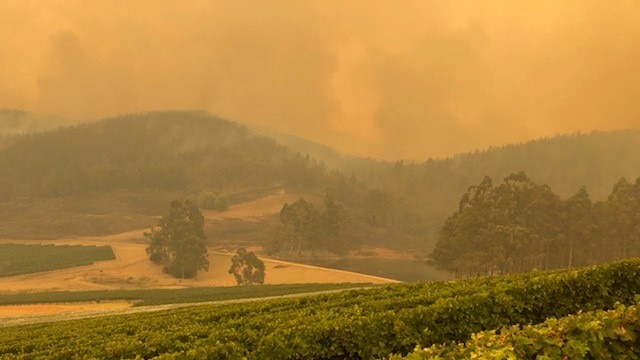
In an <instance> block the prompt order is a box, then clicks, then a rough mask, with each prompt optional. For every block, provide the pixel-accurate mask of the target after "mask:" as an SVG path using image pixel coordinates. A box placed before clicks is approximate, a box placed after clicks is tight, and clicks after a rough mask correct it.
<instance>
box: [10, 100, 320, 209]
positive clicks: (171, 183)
mask: <svg viewBox="0 0 640 360" xmlns="http://www.w3.org/2000/svg"><path fill="white" fill-rule="evenodd" d="M0 169H1V170H0V182H1V184H2V185H3V186H2V187H1V190H0V191H2V192H3V194H2V195H3V197H4V198H7V197H14V196H64V195H72V194H73V195H75V194H82V193H87V192H96V191H110V190H114V189H121V188H127V189H155V190H168V191H172V190H187V189H190V188H200V187H204V188H211V189H212V190H215V191H220V192H234V191H239V190H245V189H247V188H261V187H267V186H273V185H275V184H278V185H283V186H286V185H294V186H296V185H300V186H309V187H310V186H312V185H313V184H312V183H313V182H314V181H316V180H320V178H319V177H318V176H316V175H318V174H316V173H314V171H316V170H317V171H318V172H319V171H320V168H319V166H316V165H315V164H314V163H313V161H312V160H311V159H309V158H307V157H306V156H302V155H300V154H297V153H293V152H292V151H289V150H288V149H287V148H285V147H283V146H281V145H278V144H277V143H276V142H275V141H274V140H271V139H268V138H265V137H259V136H253V135H252V134H251V133H250V132H249V131H248V130H247V129H246V128H244V127H243V126H241V125H239V124H236V123H233V122H230V121H226V120H222V119H219V118H216V117H213V116H210V115H207V114H204V113H200V112H158V113H148V114H138V115H126V116H120V117H117V118H112V119H106V120H103V121H98V122H92V123H87V124H81V125H76V126H70V127H64V128H58V129H55V130H52V131H48V132H36V133H30V134H26V135H21V136H18V137H16V138H14V139H12V141H11V142H10V145H9V146H7V147H6V148H4V149H3V150H2V151H0Z"/></svg>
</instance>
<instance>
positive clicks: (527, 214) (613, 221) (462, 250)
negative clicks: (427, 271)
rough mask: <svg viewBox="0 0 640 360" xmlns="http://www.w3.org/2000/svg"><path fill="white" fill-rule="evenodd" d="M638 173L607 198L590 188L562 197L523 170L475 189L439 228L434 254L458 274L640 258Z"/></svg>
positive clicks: (439, 263) (436, 261)
mask: <svg viewBox="0 0 640 360" xmlns="http://www.w3.org/2000/svg"><path fill="white" fill-rule="evenodd" d="M639 245H640V178H638V179H637V180H636V182H635V183H630V182H628V181H627V180H625V179H624V178H622V179H620V180H619V181H618V182H617V183H616V184H615V185H614V186H613V190H612V192H611V194H610V195H609V197H608V199H607V200H604V201H598V202H592V200H591V198H590V196H589V193H588V192H587V189H586V188H585V187H582V188H580V189H579V190H578V191H577V192H576V193H575V194H574V195H572V196H570V197H568V198H566V199H562V198H561V197H560V196H558V195H557V194H555V193H554V192H553V191H552V189H551V188H550V187H549V186H547V185H538V184H536V183H534V182H533V181H531V179H529V178H528V177H527V175H526V174H525V173H524V172H520V173H517V174H512V175H510V176H508V177H506V178H505V179H504V181H503V182H502V183H501V184H499V185H497V186H495V185H494V184H493V183H492V180H491V178H490V177H485V178H484V180H482V182H481V183H480V184H478V185H475V186H472V187H470V188H469V189H468V190H467V192H466V193H465V194H464V195H463V197H462V199H461V200H460V204H459V207H458V210H457V211H456V212H455V213H453V215H451V216H450V217H449V218H448V219H447V220H446V222H445V223H444V225H443V227H442V228H441V230H440V234H439V238H438V242H437V244H436V247H435V250H434V251H433V253H432V255H431V258H432V261H433V262H434V264H435V265H436V266H437V267H439V268H441V269H443V270H448V271H450V272H452V273H453V274H454V275H455V276H458V277H467V276H478V275H495V274H508V273H517V272H525V271H530V270H533V269H539V270H547V269H558V268H571V267H575V266H585V265H593V264H598V263H604V262H608V261H613V260H617V259H624V258H629V257H634V256H639V255H640V247H639Z"/></svg>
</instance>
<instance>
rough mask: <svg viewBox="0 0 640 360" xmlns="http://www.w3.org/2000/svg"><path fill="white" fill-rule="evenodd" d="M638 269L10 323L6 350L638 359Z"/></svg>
mask: <svg viewBox="0 0 640 360" xmlns="http://www.w3.org/2000/svg"><path fill="white" fill-rule="evenodd" d="M638 274H640V261H639V260H628V261H621V262H617V263H613V264H609V265H604V266H599V267H593V268H584V269H577V270H565V271H553V272H532V273H528V274H521V275H511V276H504V277H491V278H477V279H470V280H463V281H454V282H439V283H428V284H399V285H387V286H381V287H376V288H371V289H363V290H348V291H343V292H340V293H334V294H325V295H318V296H310V297H303V298H294V299H278V300H269V301H262V302H254V303H246V304H226V305H217V306H216V305H213V306H212V305H206V306H197V307H191V308H183V309H176V310H169V311H165V312H156V313H144V314H133V315H122V316H119V317H117V318H114V317H103V318H92V319H85V320H73V321H66V322H60V323H53V324H40V325H26V326H18V327H10V328H3V329H0V338H2V342H0V358H6V359H28V358H57V359H71V358H110V359H119V358H127V359H128V358H131V359H134V358H145V359H148V358H158V359H184V358H187V359H242V358H247V359H386V358H389V357H390V356H393V358H394V359H397V358H401V357H402V356H407V357H408V358H409V359H423V358H435V359H448V358H465V357H467V358H469V357H471V358H473V357H479V355H478V354H485V355H486V356H485V355H482V356H484V358H495V359H498V358H500V359H503V358H512V359H517V358H541V359H545V358H552V359H555V358H563V357H566V358H571V359H574V358H594V357H595V356H598V357H597V358H600V357H601V358H620V357H625V356H626V357H627V358H628V357H631V358H637V357H638V352H639V351H640V347H639V344H638V341H639V340H638V337H637V333H636V329H637V328H638V327H639V326H640V323H639V321H638V310H637V308H636V306H635V302H636V294H638V293H639V292H640V276H638ZM604 310H610V311H604ZM536 324H537V325H536ZM459 343H460V344H459ZM392 354H395V355H392Z"/></svg>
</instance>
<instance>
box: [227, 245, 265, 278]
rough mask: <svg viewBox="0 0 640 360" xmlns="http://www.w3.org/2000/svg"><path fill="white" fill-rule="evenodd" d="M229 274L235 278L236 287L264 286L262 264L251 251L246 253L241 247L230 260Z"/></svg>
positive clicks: (263, 268)
mask: <svg viewBox="0 0 640 360" xmlns="http://www.w3.org/2000/svg"><path fill="white" fill-rule="evenodd" d="M229 274H232V275H233V277H235V278H236V282H237V283H238V285H261V284H264V277H265V267H264V262H262V260H260V259H258V257H257V256H256V254H254V253H253V251H247V249H245V248H243V247H241V248H239V249H238V250H237V251H236V254H235V255H234V256H233V257H232V258H231V267H230V268H229Z"/></svg>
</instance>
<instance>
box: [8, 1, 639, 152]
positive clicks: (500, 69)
mask: <svg viewBox="0 0 640 360" xmlns="http://www.w3.org/2000/svg"><path fill="white" fill-rule="evenodd" d="M400 4H401V6H398V3H388V2H384V1H354V2H348V3H343V2H337V1H307V2H299V1H274V2H269V3H248V2H247V3H245V2H236V1H216V2H210V1H193V2H189V3H188V5H185V3H173V2H169V1H156V2H148V1H133V2H127V3H126V4H125V3H122V4H119V3H112V2H105V1H97V2H92V3H89V4H86V3H84V2H81V1H79V0H65V1H61V0H54V1H47V2H42V1H17V0H4V1H2V2H0V46H2V48H3V56H2V57H1V58H0V108H9V109H21V110H25V111H29V112H33V113H38V114H50V115H55V116H59V117H61V118H69V119H72V120H78V121H81V120H94V119H100V118H105V117H110V116H117V115H119V114H123V113H136V112H145V111H153V110H169V109H176V110H180V109H202V110H204V111H208V112H210V113H212V114H216V115H219V116H221V117H224V118H227V119H230V120H233V121H238V122H242V123H248V124H255V125H259V126H266V127H270V128H273V129H276V130H278V131H281V132H283V133H288V134H292V135H296V136H299V137H302V138H306V139H309V140H313V141H315V142H318V143H321V144H326V145H328V146H331V147H334V148H336V149H338V150H340V151H342V152H346V153H350V154H355V155H360V156H371V157H375V158H383V159H399V158H410V159H418V160H421V159H426V158H429V157H434V158H435V157H445V156H449V155H452V154H455V153H464V152H469V151H473V150H475V149H486V148H488V147H491V146H501V145H505V144H510V143H518V142H524V141H528V140H533V139H537V138H541V137H549V136H554V135H557V134H564V133H575V132H579V131H580V132H590V131H592V130H603V131H609V130H617V129H627V128H638V127H639V126H640V102H638V101H637V99H638V98H639V95H640V85H639V84H640V43H638V42H634V41H633V40H634V39H635V38H637V37H638V36H640V23H638V22H637V21H635V16H634V15H635V14H638V13H640V3H638V2H633V1H623V0H620V1H614V2H608V3H601V2H596V1H566V2H561V3H560V2H551V1H522V2H515V3H512V2H503V1H492V2H490V3H486V2H483V3H477V2H472V1H468V2H467V1H459V2H436V1H405V2H402V3H400ZM488 4H490V5H488Z"/></svg>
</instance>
